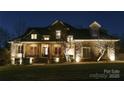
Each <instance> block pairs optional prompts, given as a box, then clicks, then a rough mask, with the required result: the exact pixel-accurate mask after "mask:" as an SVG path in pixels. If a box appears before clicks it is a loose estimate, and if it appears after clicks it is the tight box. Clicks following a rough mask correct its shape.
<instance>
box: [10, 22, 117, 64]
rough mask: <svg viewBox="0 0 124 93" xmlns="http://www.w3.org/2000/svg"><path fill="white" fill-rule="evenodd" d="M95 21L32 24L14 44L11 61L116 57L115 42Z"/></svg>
mask: <svg viewBox="0 0 124 93" xmlns="http://www.w3.org/2000/svg"><path fill="white" fill-rule="evenodd" d="M118 41H119V39H118V38H116V37H114V36H112V35H109V34H108V33H107V32H106V30H104V29H103V28H102V27H101V25H100V24H99V23H97V22H96V21H94V22H93V23H92V24H90V25H89V27H88V28H82V29H78V28H75V27H72V26H71V25H69V24H66V23H64V22H62V21H60V20H56V21H55V22H53V23H52V24H51V25H49V26H47V27H44V28H38V27H37V28H29V29H28V30H27V31H26V32H25V33H24V34H23V35H22V36H20V37H18V38H15V39H13V40H11V41H9V43H10V44H11V63H12V64H17V62H18V63H19V64H23V63H24V62H25V59H27V60H28V62H29V63H30V64H32V63H35V62H36V59H40V60H39V63H43V62H44V59H45V62H46V63H52V62H57V63H61V62H85V61H89V62H90V61H100V60H110V62H111V61H115V59H116V55H115V54H116V53H115V52H116V42H118Z"/></svg>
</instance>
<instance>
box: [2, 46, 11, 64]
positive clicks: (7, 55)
mask: <svg viewBox="0 0 124 93" xmlns="http://www.w3.org/2000/svg"><path fill="white" fill-rule="evenodd" d="M10 62H11V61H10V51H8V50H7V49H6V48H1V49H0V65H6V64H9V63H10Z"/></svg>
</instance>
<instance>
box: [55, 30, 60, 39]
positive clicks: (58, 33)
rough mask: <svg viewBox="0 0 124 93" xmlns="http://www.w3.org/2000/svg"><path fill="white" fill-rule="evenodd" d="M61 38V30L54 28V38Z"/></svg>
mask: <svg viewBox="0 0 124 93" xmlns="http://www.w3.org/2000/svg"><path fill="white" fill-rule="evenodd" d="M60 38H61V30H56V39H60Z"/></svg>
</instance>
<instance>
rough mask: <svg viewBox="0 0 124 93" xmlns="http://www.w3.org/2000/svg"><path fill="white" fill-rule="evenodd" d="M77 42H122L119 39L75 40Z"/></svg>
mask: <svg viewBox="0 0 124 93" xmlns="http://www.w3.org/2000/svg"><path fill="white" fill-rule="evenodd" d="M74 41H75V42H82V41H120V40H119V39H114V40H113V39H75V40H74Z"/></svg>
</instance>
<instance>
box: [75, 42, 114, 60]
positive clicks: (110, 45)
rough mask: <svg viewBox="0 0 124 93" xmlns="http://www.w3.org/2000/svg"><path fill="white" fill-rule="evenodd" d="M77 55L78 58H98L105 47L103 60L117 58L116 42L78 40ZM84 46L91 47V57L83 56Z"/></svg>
mask: <svg viewBox="0 0 124 93" xmlns="http://www.w3.org/2000/svg"><path fill="white" fill-rule="evenodd" d="M75 44H76V55H77V57H80V58H77V59H78V60H79V59H80V61H84V60H95V61H96V60H97V59H98V58H99V56H100V55H101V54H100V53H102V52H101V51H103V49H105V52H104V55H103V56H102V58H101V60H103V59H105V60H110V61H114V60H115V42H105V41H92V42H91V41H84V42H76V43H75ZM83 47H89V48H90V50H91V52H90V53H91V54H90V57H89V58H87V59H86V58H83V56H82V55H83V52H82V48H83Z"/></svg>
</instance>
